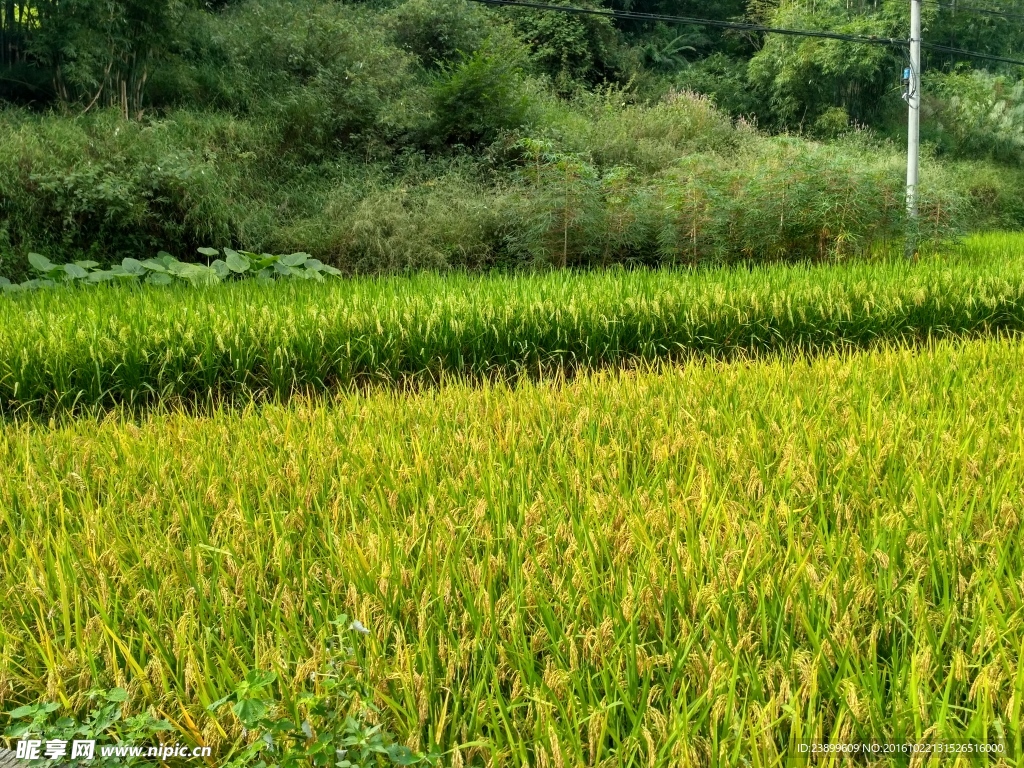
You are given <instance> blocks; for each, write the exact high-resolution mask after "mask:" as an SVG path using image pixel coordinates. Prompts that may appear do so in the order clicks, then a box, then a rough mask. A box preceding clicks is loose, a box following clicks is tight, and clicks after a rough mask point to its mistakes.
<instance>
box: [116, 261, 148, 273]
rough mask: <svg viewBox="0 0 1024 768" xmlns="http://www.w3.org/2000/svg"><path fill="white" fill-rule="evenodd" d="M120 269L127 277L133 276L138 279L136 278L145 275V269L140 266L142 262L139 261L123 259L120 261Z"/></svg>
mask: <svg viewBox="0 0 1024 768" xmlns="http://www.w3.org/2000/svg"><path fill="white" fill-rule="evenodd" d="M121 267H122V268H123V269H124V271H125V272H127V273H128V274H129V275H135V276H137V277H138V276H141V275H144V274H146V268H145V267H144V266H142V262H141V261H139V260H138V259H132V258H128V259H123V260H122V261H121Z"/></svg>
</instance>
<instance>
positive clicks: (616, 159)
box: [547, 88, 742, 173]
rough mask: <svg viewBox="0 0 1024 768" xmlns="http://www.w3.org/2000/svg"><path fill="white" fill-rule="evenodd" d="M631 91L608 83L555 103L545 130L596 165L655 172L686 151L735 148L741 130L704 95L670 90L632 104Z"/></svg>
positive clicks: (559, 144) (563, 146)
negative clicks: (569, 103) (562, 104)
mask: <svg viewBox="0 0 1024 768" xmlns="http://www.w3.org/2000/svg"><path fill="white" fill-rule="evenodd" d="M629 101H630V97H629V94H628V93H626V92H624V91H622V90H620V89H616V88H609V89H607V90H605V91H604V92H602V93H600V94H594V95H589V96H581V97H579V98H578V99H577V100H576V101H575V103H574V104H573V109H559V110H558V111H557V112H556V113H555V115H554V116H553V120H552V121H551V122H552V124H551V126H550V127H549V128H548V131H547V133H548V134H549V135H550V136H551V137H552V139H553V141H554V142H555V143H556V144H557V145H558V146H559V147H562V148H563V149H565V150H566V151H568V152H573V153H577V154H586V155H588V156H589V157H590V158H591V159H592V160H593V161H594V162H595V163H596V164H598V165H600V166H620V165H629V166H634V167H636V168H638V169H640V170H642V171H645V172H648V173H654V172H657V171H659V170H662V169H664V168H666V167H668V166H670V165H671V164H672V163H673V162H675V161H676V160H678V159H679V158H680V157H682V156H683V155H685V154H688V153H691V152H700V151H715V152H721V151H727V150H730V149H734V148H735V147H736V146H737V145H738V143H739V142H740V140H741V139H742V135H741V134H740V133H739V132H737V131H736V130H735V129H734V127H733V125H732V121H731V120H730V119H729V117H728V115H725V114H724V113H722V112H720V111H718V110H717V109H715V107H714V105H713V104H712V102H711V101H710V100H709V99H708V98H706V97H703V96H700V95H697V94H694V93H686V92H679V91H673V92H670V93H669V94H668V95H667V96H665V98H663V99H662V100H660V101H658V102H657V103H655V104H653V105H638V104H630V103H629Z"/></svg>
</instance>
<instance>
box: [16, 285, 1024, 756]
mask: <svg viewBox="0 0 1024 768" xmlns="http://www.w3.org/2000/svg"><path fill="white" fill-rule="evenodd" d="M910 299H912V296H909V297H908V300H910ZM926 303H927V300H926ZM259 316H260V315H259V313H256V317H259ZM61 327H64V326H63V325H62V326H61ZM1022 355H1024V348H1022V346H1021V344H1020V342H1017V341H1014V342H1010V341H993V340H988V341H979V342H972V343H966V344H964V343H957V344H953V343H948V342H944V343H941V344H933V345H929V346H928V347H927V348H926V349H924V350H914V351H909V350H900V349H884V350H879V351H874V352H871V353H869V354H855V355H845V354H844V355H836V356H826V357H820V358H816V359H813V360H811V361H809V360H801V359H773V360H768V361H762V362H747V363H741V364H710V365H706V366H690V367H688V368H685V369H667V370H663V371H655V372H644V373H633V374H628V373H607V374H602V375H599V376H596V377H593V378H589V377H587V378H581V379H579V380H577V381H575V382H572V383H568V384H558V383H554V382H548V383H542V384H524V385H522V386H519V387H516V388H509V387H506V386H503V385H499V386H484V387H472V386H466V385H458V386H453V387H449V388H444V389H440V390H432V391H428V392H424V393H421V394H418V395H414V396H404V395H399V394H395V393H391V392H382V393H377V394H374V395H372V396H370V397H366V396H362V395H358V394H353V395H349V396H345V397H342V398H340V399H337V400H334V401H331V402H321V401H312V402H293V403H292V404H291V405H290V406H289V407H282V406H277V405H272V406H266V407H263V408H259V409H245V410H241V411H224V412H217V413H214V414H211V415H208V416H204V417H201V418H196V417H191V416H188V415H186V414H184V413H181V412H172V413H164V414H154V415H150V416H148V417H145V418H143V419H141V420H139V419H138V418H136V417H134V416H132V415H128V414H126V415H124V416H123V417H122V416H119V415H116V414H115V415H108V416H106V417H104V418H102V419H92V418H86V419H81V420H77V421H74V422H71V423H68V424H65V425H57V426H49V427H47V426H46V425H45V424H40V423H33V422H25V423H21V424H7V425H5V426H4V427H3V428H2V429H0V463H2V464H3V466H4V467H5V468H6V471H5V472H3V473H2V474H0V535H2V536H3V538H4V540H5V541H6V542H7V543H6V545H5V547H4V548H3V550H2V553H0V562H2V566H3V567H2V568H0V574H2V577H0V589H2V594H3V596H4V599H3V600H2V601H0V656H2V658H4V659H10V660H17V662H16V663H14V662H13V661H12V662H8V663H5V664H3V665H0V692H2V695H3V699H4V701H5V703H9V704H10V705H17V704H21V703H26V702H32V701H35V700H37V699H40V698H44V697H45V698H48V699H50V700H66V701H67V702H69V706H71V707H73V708H84V707H85V706H86V702H87V699H86V695H87V692H88V691H89V690H90V689H92V688H93V687H96V686H110V685H114V684H117V685H120V686H122V687H123V688H124V689H125V690H126V691H127V692H128V694H129V695H128V698H127V701H126V702H125V714H126V716H131V715H134V714H135V713H138V712H141V711H143V710H144V709H145V708H146V707H148V706H153V707H155V708H157V709H158V710H159V711H162V712H166V713H167V714H168V715H169V716H170V717H172V718H173V719H174V720H175V721H176V722H177V723H178V724H179V726H180V729H181V733H182V734H183V736H184V737H185V738H187V739H189V740H190V741H197V742H198V741H202V742H203V743H206V744H210V745H212V746H213V747H214V754H215V755H221V756H223V755H227V754H229V751H230V750H231V748H232V745H234V744H237V743H239V742H240V741H244V739H245V737H246V733H245V732H244V731H243V730H242V729H243V724H242V723H241V722H239V719H238V718H237V717H236V716H235V714H233V713H232V712H231V707H230V706H228V704H225V705H223V706H222V707H221V708H219V709H217V710H216V711H215V712H213V713H211V712H209V711H208V709H207V707H208V706H209V705H211V704H214V703H215V702H217V701H219V700H222V699H223V697H225V696H228V695H229V694H231V693H232V692H233V691H235V690H236V687H237V686H238V683H239V681H241V680H243V679H244V678H245V676H246V675H247V674H250V673H252V671H253V670H266V671H269V672H273V673H274V674H276V676H277V685H278V686H279V692H278V693H277V695H278V696H279V697H280V698H281V699H285V700H292V701H299V697H300V695H301V694H302V693H303V692H314V693H318V694H321V693H322V692H323V690H324V689H323V688H322V686H324V685H326V683H327V682H329V678H327V677H324V676H320V675H316V676H315V677H311V673H313V672H317V671H319V670H322V669H323V668H324V665H325V662H326V660H328V659H330V658H331V655H332V652H331V650H330V649H331V648H332V647H333V640H334V638H336V637H337V635H338V628H339V627H338V624H337V623H336V622H337V618H338V616H339V614H348V615H349V616H351V617H355V618H358V620H359V621H360V622H361V623H362V625H365V627H366V629H367V630H368V632H369V634H367V635H365V637H364V639H363V641H362V642H360V643H358V644H357V646H356V653H357V654H358V658H359V659H360V660H361V662H362V664H363V665H364V667H365V678H363V679H364V680H365V682H366V683H367V684H368V685H369V687H370V689H371V690H372V702H373V703H376V704H377V705H378V706H379V708H380V709H381V715H380V717H381V718H382V719H381V722H382V723H385V724H386V725H387V727H389V728H390V729H392V730H393V732H394V733H395V734H396V735H397V737H398V738H399V740H400V741H401V742H402V743H404V744H405V745H406V746H407V747H409V748H410V749H413V750H426V749H428V748H429V747H431V746H436V747H437V748H438V750H439V751H441V752H443V753H445V755H444V758H443V760H444V764H446V765H455V766H457V765H507V766H513V765H549V766H552V765H559V764H561V765H567V766H568V765H617V766H640V765H644V766H646V765H660V766H668V765H673V766H675V765H709V764H714V763H716V762H721V763H730V764H732V763H739V762H741V761H742V756H745V755H746V756H749V755H756V756H758V757H759V758H761V759H762V761H763V763H764V764H775V765H778V764H784V763H785V762H786V758H788V757H794V756H797V755H798V752H797V745H799V744H800V743H802V742H822V741H831V742H834V743H835V742H859V741H864V742H869V743H881V744H885V743H897V744H904V743H911V744H915V743H951V742H952V743H962V742H974V743H984V744H993V745H996V746H997V747H1001V748H1003V749H1005V752H1004V753H1003V756H1004V757H1005V758H1006V760H1007V761H1012V760H1014V759H1017V757H1018V756H1019V755H1020V754H1021V749H1022V742H1021V739H1022V733H1021V723H1022V722H1024V721H1022V717H1021V714H1022V713H1021V703H1022V702H1024V666H1022V663H1021V657H1020V653H1021V648H1022V644H1024V624H1022V622H1021V617H1022V616H1024V585H1022V584H1021V580H1020V576H1021V572H1022V568H1024V551H1022V542H1024V535H1022V534H1024V531H1022V530H1021V524H1022V523H1021V521H1022V520H1024V507H1022V498H1021V493H1020V489H1021V488H1022V487H1024V463H1022V461H1024V460H1022V457H1024V428H1022V422H1021V418H1020V403H1021V401H1022V398H1024V388H1022V387H1024V379H1022V377H1021V376H1020V366H1021V359H1022ZM342 626H344V624H343V625H342ZM311 686H312V687H311ZM230 703H231V702H229V704H230ZM261 706H263V705H262V704H261ZM298 706H301V704H299V705H298Z"/></svg>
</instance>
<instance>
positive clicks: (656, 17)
mask: <svg viewBox="0 0 1024 768" xmlns="http://www.w3.org/2000/svg"><path fill="white" fill-rule="evenodd" d="M473 2H476V3H482V4H484V5H495V6H503V7H506V8H530V9H533V10H538V11H557V12H558V13H568V14H571V15H577V16H604V17H606V18H612V19H624V20H627V21H664V22H667V23H670V24H692V25H694V26H700V27H719V28H721V29H734V30H739V31H742V32H761V33H765V34H772V35H789V36H791V37H813V38H819V39H825V40H840V41H842V42H847V43H862V44H866V45H884V46H886V47H889V48H906V47H907V46H908V45H909V43H908V41H906V40H899V39H896V38H894V37H875V36H874V35H847V34H843V33H841V32H823V31H818V30H812V29H785V28H782V27H766V26H763V25H761V24H748V23H746V22H742V21H722V20H719V19H699V18H694V17H690V16H669V15H667V14H661V13H636V12H634V11H613V10H609V9H606V8H605V9H602V8H580V7H578V6H572V5H551V4H550V3H540V2H534V1H533V0H473ZM923 45H924V46H925V47H926V48H930V49H931V50H934V51H941V52H943V53H951V54H956V55H958V56H966V57H968V58H976V59H985V60H987V61H998V62H1001V63H1004V64H1016V65H1019V66H1022V67H1024V61H1022V60H1018V59H1010V58H1007V57H1005V56H994V55H992V54H988V53H978V52H976V51H967V50H963V49H961V48H951V47H949V46H945V45H939V44H937V43H923Z"/></svg>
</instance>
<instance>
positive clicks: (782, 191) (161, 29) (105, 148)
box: [0, 0, 1024, 281]
mask: <svg viewBox="0 0 1024 768" xmlns="http://www.w3.org/2000/svg"><path fill="white" fill-rule="evenodd" d="M613 5H614V4H613ZM678 5H679V4H678V3H675V4H669V5H668V6H665V7H661V5H659V4H658V3H656V2H652V1H649V0H644V2H642V3H640V4H639V5H636V4H635V3H634V4H633V5H632V6H631V7H633V9H634V10H637V9H640V10H642V9H643V8H647V9H649V10H652V9H653V10H662V11H668V12H676V13H678V12H688V13H692V14H696V15H711V16H718V17H735V16H738V15H744V14H745V15H746V17H748V18H751V19H754V20H759V21H763V22H771V23H776V24H780V25H790V26H794V25H804V26H809V27H815V28H824V27H829V28H842V29H844V30H846V31H854V32H859V33H871V34H895V33H896V31H897V28H898V27H899V25H900V24H902V14H903V13H904V12H905V9H904V8H903V6H902V4H900V3H896V2H889V1H888V0H887V1H886V2H884V3H880V4H879V3H874V4H860V6H864V7H858V8H853V7H852V6H850V7H848V5H849V4H846V3H838V2H819V3H815V4H814V6H813V8H811V7H809V6H805V5H804V4H801V3H794V2H789V1H788V0H787V2H782V3H779V4H774V3H767V4H765V3H751V4H749V6H748V7H745V5H744V3H742V2H737V1H735V0H729V1H728V2H726V1H725V0H722V1H721V2H712V3H700V4H689V5H688V4H686V3H684V4H683V5H684V6H687V7H686V8H680V7H677V6H678ZM690 5H693V7H689V6H690ZM15 6H16V7H15V10H14V11H10V10H9V9H0V29H2V30H3V35H4V38H3V40H4V41H6V43H3V44H0V49H2V50H3V51H4V54H3V56H4V57H5V58H4V60H3V61H0V70H2V73H5V74H3V76H2V77H0V99H2V98H4V97H6V99H7V100H8V101H9V102H10V105H9V106H8V107H7V108H6V109H4V110H3V111H2V112H0V275H4V276H5V277H7V278H9V279H11V280H16V281H17V280H20V279H23V278H25V277H26V276H27V273H26V271H25V266H24V265H25V264H26V262H25V256H26V254H27V253H28V252H30V251H35V252H39V253H42V254H43V255H45V256H46V257H48V258H49V259H51V260H52V261H55V262H58V261H59V262H63V261H76V260H79V261H81V260H90V261H97V262H99V263H100V264H101V265H103V266H109V265H112V264H116V263H119V262H121V261H122V260H123V259H124V258H134V259H139V260H143V259H146V258H151V257H154V256H155V255H156V253H157V252H158V251H166V252H169V253H172V254H174V255H175V256H176V257H177V258H180V259H190V258H194V254H195V253H196V249H197V248H199V247H203V246H212V247H217V248H222V247H231V248H235V249H238V250H249V251H253V252H264V251H267V252H292V251H305V252H309V253H310V254H312V255H313V256H314V257H315V258H317V259H319V260H321V261H323V262H324V263H327V264H330V265H331V266H333V267H336V268H339V269H341V270H343V271H346V272H394V271H403V270H408V269H416V268H422V267H429V268H434V269H438V268H441V269H443V268H470V269H476V268H489V267H523V266H538V265H561V264H575V265H591V264H607V263H622V262H641V263H646V264H655V263H675V262H678V261H694V260H697V261H708V260H710V261H715V262H721V261H730V260H735V259H737V258H746V259H752V258H753V259H778V258H788V259H803V258H816V259H821V258H832V257H835V256H844V255H848V254H850V253H852V252H864V251H866V250H867V249H868V248H869V247H870V246H871V245H872V243H873V242H875V241H884V240H887V239H897V238H899V237H901V236H902V235H903V232H904V229H905V222H904V221H903V211H902V205H901V202H900V198H901V196H902V191H901V185H902V178H903V173H902V170H901V165H902V162H903V161H902V153H903V149H902V140H900V141H898V142H891V141H890V139H888V138H886V137H887V136H890V135H895V134H894V133H893V131H892V130H890V129H891V128H892V125H891V124H890V122H887V121H888V120H889V119H890V116H891V115H890V112H891V110H892V109H895V110H897V112H898V110H900V109H902V107H903V102H902V101H901V100H900V98H899V95H898V93H895V92H893V89H892V87H891V86H892V83H891V82H890V80H891V78H889V75H888V74H887V73H889V70H890V69H893V68H895V69H893V71H897V70H898V69H899V68H900V67H901V66H902V64H901V63H900V62H898V61H892V60H891V59H892V57H891V56H890V55H889V54H888V53H886V52H885V51H884V50H883V49H875V48H871V47H866V48H865V47H860V48H858V47H855V46H854V47H851V46H849V45H846V44H841V43H833V42H827V41H826V42H822V41H814V40H811V41H792V40H789V41H785V40H774V39H768V40H767V41H765V44H764V45H763V46H757V47H756V49H755V48H753V47H751V46H750V44H749V41H748V42H744V41H742V40H739V39H735V38H733V37H729V36H722V35H719V34H712V33H711V32H708V33H707V34H705V33H703V32H700V31H699V30H688V29H675V30H673V29H669V28H668V27H664V26H657V25H655V26H651V25H637V24H633V25H618V26H616V24H614V23H613V22H611V21H610V20H608V19H605V18H598V17H577V16H566V15H563V14H555V13H544V12H537V11H529V10H525V9H497V10H496V9H487V8H482V7H480V6H477V5H474V4H472V3H468V2H466V0H437V1H436V2H434V1H433V0H432V1H431V2H425V1H424V0H405V1H404V2H398V1H397V0H396V1H395V2H372V3H371V2H360V3H339V2H333V1H332V0H238V1H235V2H228V3H212V4H205V5H204V6H203V7H194V5H193V4H191V3H189V2H185V1H184V0H182V1H181V2H178V0H175V2H170V0H160V1H159V2H149V0H147V2H145V3H140V2H139V1H138V0H116V1H112V2H108V3H106V4H104V3H99V2H95V1H94V0H81V1H80V2H77V3H71V4H69V3H55V2H49V1H48V2H39V3H36V4H35V5H34V6H33V7H34V8H35V9H36V13H37V15H36V16H35V17H33V18H36V19H37V22H35V23H34V24H28V23H27V22H25V19H27V18H28V16H26V15H25V14H26V13H28V12H27V11H24V8H25V7H26V6H24V5H23V3H21V1H20V0H19V2H18V3H16V4H15ZM698 6H699V7H698ZM19 8H20V9H22V10H21V11H19V10H18V9H19ZM929 14H930V16H929V24H931V25H932V26H933V28H934V29H935V30H937V32H936V34H940V37H939V38H936V39H945V38H941V35H944V34H945V35H947V36H948V35H949V34H951V33H950V32H949V30H950V29H954V28H957V27H956V23H955V22H954V20H953V19H951V18H948V17H947V16H948V15H947V14H946V13H945V12H944V11H943V10H942V9H930V10H929ZM961 18H962V17H961ZM993 24H994V25H995V26H994V27H993V28H992V29H991V30H990V33H991V34H989V36H988V38H987V39H988V44H989V48H993V46H994V47H996V48H998V47H999V46H1002V48H999V50H1003V49H1004V48H1006V49H1009V48H1012V44H1013V39H1012V36H1011V37H1010V38H1007V37H1006V36H1007V34H1008V33H1007V30H1006V28H1005V25H1002V22H1001V21H999V20H998V19H995V20H994V21H993ZM957 29H958V28H957ZM972 29H973V28H972ZM972 34H973V33H972ZM61 41H63V43H61ZM0 42H2V41H0ZM979 44H980V42H979ZM812 74H813V75H814V76H812ZM19 83H20V85H19ZM928 83H929V86H928V88H929V91H928V97H929V102H928V109H929V115H928V116H927V118H926V120H925V129H926V136H927V137H930V138H931V140H932V141H933V142H934V150H933V154H932V155H930V156H929V157H928V159H927V162H926V164H925V165H926V171H925V175H924V179H923V185H924V186H923V190H922V192H923V195H924V209H925V210H924V224H925V226H924V231H923V232H922V235H923V236H924V237H925V238H929V237H931V238H935V239H941V238H943V237H946V236H948V235H950V234H954V233H956V232H959V231H962V230H964V229H969V228H974V227H986V226H987V227H992V226H999V227H1007V228H1012V227H1018V226H1021V225H1022V223H1024V202H1022V196H1021V194H1020V192H1019V190H1020V189H1021V188H1024V174H1022V173H1021V171H1020V169H1019V162H1018V160H1019V156H1020V155H1019V152H1020V147H1019V145H1020V137H1019V136H1018V134H1019V133H1020V131H1019V128H1020V126H1019V125H1017V122H1019V120H1017V116H1016V114H1017V111H1019V110H1018V109H1017V102H1018V101H1019V99H1018V97H1017V95H1015V94H1017V91H1018V90H1019V85H1018V81H1017V79H1016V78H1015V77H1014V75H1013V73H1012V72H1006V73H1002V74H996V73H984V72H978V73H956V72H951V73H948V74H942V75H940V74H939V73H936V74H935V76H934V77H930V79H929V81H928ZM840 86H842V87H840ZM26 89H28V90H26ZM702 94H703V95H702ZM15 105H20V106H15ZM887 105H888V106H887ZM1015 121H1016V122H1015ZM755 125H760V126H762V127H767V128H770V129H771V130H772V131H774V132H777V133H778V132H781V134H780V135H775V136H770V135H767V134H765V133H763V132H759V130H758V129H756V128H755V127H754V126H755ZM786 132H788V133H786Z"/></svg>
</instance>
